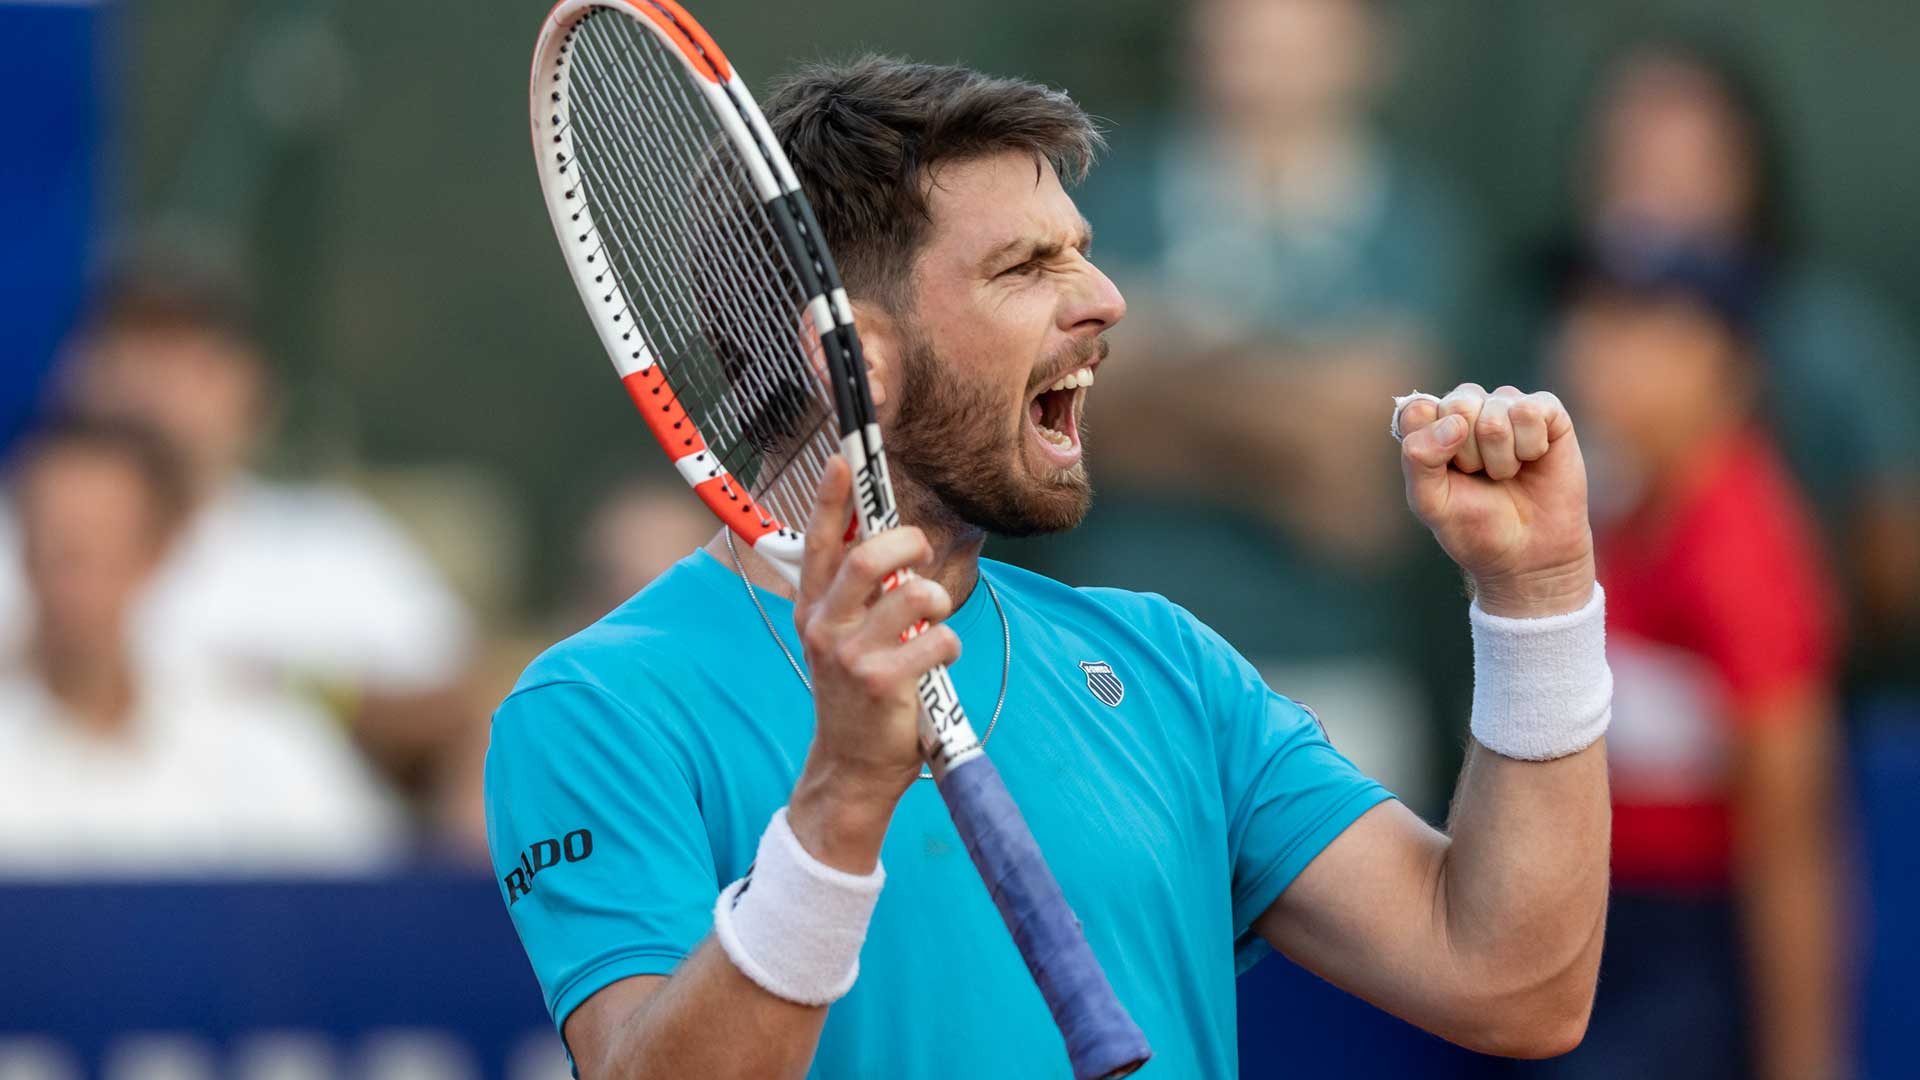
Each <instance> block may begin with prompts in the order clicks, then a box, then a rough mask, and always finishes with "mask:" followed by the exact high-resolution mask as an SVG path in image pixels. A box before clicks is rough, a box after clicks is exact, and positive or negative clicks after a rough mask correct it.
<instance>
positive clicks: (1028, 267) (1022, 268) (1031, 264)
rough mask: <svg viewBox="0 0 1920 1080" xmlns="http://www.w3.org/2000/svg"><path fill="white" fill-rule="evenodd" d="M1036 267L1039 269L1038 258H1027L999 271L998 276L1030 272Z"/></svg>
mask: <svg viewBox="0 0 1920 1080" xmlns="http://www.w3.org/2000/svg"><path fill="white" fill-rule="evenodd" d="M1038 269H1040V260H1039V259H1028V260H1027V261H1026V262H1023V263H1015V264H1014V265H1012V266H1009V267H1007V268H1006V269H1005V270H1002V271H1000V276H1002V277H1005V276H1006V275H1008V274H1031V273H1033V272H1034V271H1035V270H1038Z"/></svg>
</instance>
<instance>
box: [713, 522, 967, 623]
mask: <svg viewBox="0 0 1920 1080" xmlns="http://www.w3.org/2000/svg"><path fill="white" fill-rule="evenodd" d="M903 524H914V525H918V526H919V527H920V529H921V530H922V531H923V532H925V533H926V534H927V540H928V542H929V543H931V544H932V545H933V564H932V565H931V566H930V567H929V568H928V569H926V570H924V571H921V572H920V573H921V575H922V576H923V577H929V578H932V579H933V580H935V581H937V582H939V583H940V584H941V586H942V587H943V588H945V589H946V590H947V595H948V596H949V597H950V598H951V599H952V600H953V606H954V609H955V610H959V608H960V605H962V604H964V603H966V602H967V597H969V596H971V595H973V587H974V584H975V583H976V582H978V581H979V580H980V549H981V548H982V547H984V546H985V545H986V541H987V537H986V534H985V533H984V532H981V531H980V530H979V529H976V528H973V527H972V526H960V527H937V526H934V525H932V524H927V523H922V522H912V521H903ZM706 548H707V552H708V554H710V555H712V556H713V557H714V558H716V559H718V560H720V563H721V565H723V566H727V567H734V568H736V569H739V570H742V571H744V572H745V574H746V578H747V580H748V581H751V582H753V586H754V588H756V589H759V590H761V591H763V592H769V593H772V594H774V595H775V596H781V597H785V598H786V599H788V600H791V599H793V597H794V592H795V590H794V588H793V586H792V585H790V584H788V583H787V579H786V577H785V576H784V575H782V574H781V573H780V572H779V571H778V570H775V569H774V568H773V566H772V565H771V564H769V563H768V561H767V560H766V559H765V558H762V557H761V556H760V554H759V553H758V552H756V551H754V550H753V546H752V545H751V544H744V543H741V542H740V540H739V538H738V537H735V538H734V543H733V549H734V551H736V552H738V553H739V562H738V566H737V567H736V566H735V560H734V557H733V555H732V554H730V553H729V552H728V551H727V532H726V530H724V529H723V530H721V531H720V532H717V533H715V534H714V535H713V539H711V540H709V541H707V544H706Z"/></svg>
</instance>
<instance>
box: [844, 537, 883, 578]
mask: <svg viewBox="0 0 1920 1080" xmlns="http://www.w3.org/2000/svg"><path fill="white" fill-rule="evenodd" d="M847 570H848V571H849V572H851V573H852V574H853V575H854V576H856V577H862V578H871V577H879V576H880V570H881V565H880V556H879V554H878V553H877V552H875V551H874V550H873V547H872V546H871V545H870V544H862V545H860V546H859V547H857V548H854V549H853V554H851V555H848V556H847Z"/></svg>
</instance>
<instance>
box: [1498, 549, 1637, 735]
mask: <svg viewBox="0 0 1920 1080" xmlns="http://www.w3.org/2000/svg"><path fill="white" fill-rule="evenodd" d="M1468 618H1469V619H1470V620H1471V621H1472V623H1473V725H1472V726H1473V737H1474V738H1475V739H1478V740H1479V741H1480V745H1482V746H1484V747H1486V748H1487V749H1489V750H1491V751H1493V752H1494V753H1496V754H1499V755H1500V756H1502V757H1510V758H1519V759H1520V760H1522V761H1550V760H1552V759H1554V758H1560V757H1566V756H1567V755H1568V754H1576V753H1579V752H1580V751H1582V750H1585V749H1586V748H1587V747H1589V746H1592V745H1593V744H1594V743H1596V742H1598V741H1599V739H1600V736H1602V735H1605V734H1606V733H1607V722H1608V721H1609V720H1611V719H1612V718H1613V671H1612V669H1610V668H1608V667H1607V633H1606V630H1607V602H1606V594H1605V593H1603V592H1601V590H1600V586H1599V585H1598V584H1595V585H1594V587H1593V597H1592V598H1591V599H1589V600H1588V601H1587V603H1586V605H1585V606H1584V607H1582V608H1581V609H1580V610H1578V611H1573V612H1568V613H1567V614H1565V615H1550V616H1548V617H1546V618H1544V619H1509V618H1505V617H1503V616H1499V615H1489V614H1487V613H1486V612H1485V611H1482V610H1481V608H1480V603H1479V601H1475V602H1474V604H1473V606H1472V608H1470V609H1469V611H1468Z"/></svg>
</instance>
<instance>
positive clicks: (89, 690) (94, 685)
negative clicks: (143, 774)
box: [34, 640, 135, 738]
mask: <svg viewBox="0 0 1920 1080" xmlns="http://www.w3.org/2000/svg"><path fill="white" fill-rule="evenodd" d="M34 666H35V667H36V668H38V670H39V672H40V678H41V681H42V682H43V683H44V684H45V686H46V688H47V692H48V693H49V694H51V695H52V696H53V698H54V700H55V701H58V702H59V703H60V704H61V705H62V706H64V707H65V708H66V710H67V712H68V713H69V714H71V715H72V716H73V718H74V719H75V720H76V721H77V722H78V723H79V725H80V726H81V727H82V728H84V729H85V730H86V731H87V733H88V734H90V735H94V736H96V737H99V738H117V737H119V736H123V735H125V734H126V733H127V732H128V731H129V729H130V728H131V727H132V722H133V706H134V698H135V688H134V677H133V669H132V665H130V664H129V663H128V662H127V659H126V657H125V656H124V655H122V654H120V653H117V652H94V651H91V650H81V649H70V648H62V647H60V646H58V645H56V644H52V643H49V642H46V641H44V640H43V641H42V642H41V643H40V644H39V646H38V647H37V648H36V649H35V650H34Z"/></svg>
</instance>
